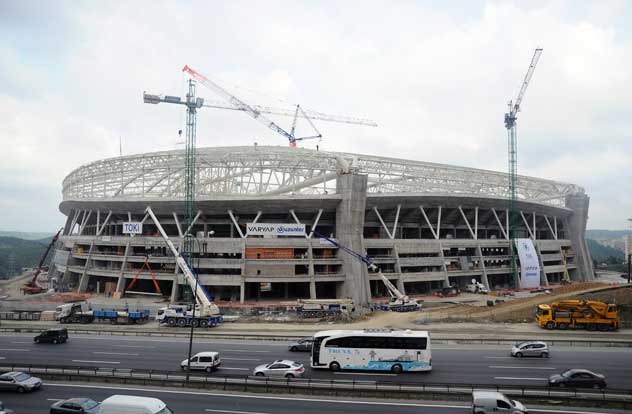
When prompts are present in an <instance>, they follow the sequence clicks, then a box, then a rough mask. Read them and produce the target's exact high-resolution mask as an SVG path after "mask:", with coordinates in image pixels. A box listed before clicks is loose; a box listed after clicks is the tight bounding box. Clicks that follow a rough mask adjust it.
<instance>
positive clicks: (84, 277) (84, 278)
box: [78, 241, 94, 292]
mask: <svg viewBox="0 0 632 414" xmlns="http://www.w3.org/2000/svg"><path fill="white" fill-rule="evenodd" d="M92 249H94V241H92V243H91V244H90V250H88V258H87V259H86V265H85V266H84V268H83V273H82V274H81V279H79V290H78V291H79V292H85V291H86V288H87V287H88V281H89V280H90V276H89V275H88V267H89V266H90V256H91V255H92Z"/></svg>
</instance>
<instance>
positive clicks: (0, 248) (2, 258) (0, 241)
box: [0, 237, 50, 279]
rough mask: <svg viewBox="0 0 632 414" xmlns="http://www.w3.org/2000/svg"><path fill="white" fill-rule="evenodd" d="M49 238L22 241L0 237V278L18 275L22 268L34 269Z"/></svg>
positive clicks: (15, 238)
mask: <svg viewBox="0 0 632 414" xmlns="http://www.w3.org/2000/svg"><path fill="white" fill-rule="evenodd" d="M49 241H50V238H46V239H43V240H37V241H36V240H23V239H19V238H17V237H0V278H2V279H6V278H9V277H12V276H16V275H19V274H20V273H21V272H22V268H23V267H35V266H37V263H38V262H39V260H40V257H41V256H42V254H43V253H44V250H46V245H47V243H48V242H49Z"/></svg>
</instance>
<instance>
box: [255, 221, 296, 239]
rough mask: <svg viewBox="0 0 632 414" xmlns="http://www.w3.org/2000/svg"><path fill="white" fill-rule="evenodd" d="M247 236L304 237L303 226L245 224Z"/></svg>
mask: <svg viewBox="0 0 632 414" xmlns="http://www.w3.org/2000/svg"><path fill="white" fill-rule="evenodd" d="M246 235H247V236H304V235H305V225H304V224H283V223H254V224H253V223H247V224H246Z"/></svg>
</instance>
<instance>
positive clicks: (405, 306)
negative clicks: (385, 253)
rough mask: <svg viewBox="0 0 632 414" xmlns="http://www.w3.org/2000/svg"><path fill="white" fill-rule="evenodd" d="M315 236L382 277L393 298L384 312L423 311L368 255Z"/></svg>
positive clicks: (331, 240)
mask: <svg viewBox="0 0 632 414" xmlns="http://www.w3.org/2000/svg"><path fill="white" fill-rule="evenodd" d="M314 234H315V235H316V236H318V237H320V238H321V239H323V240H325V241H327V242H329V243H331V244H333V245H334V246H336V247H338V248H339V249H341V250H343V251H345V252H346V253H348V254H349V255H351V256H353V257H355V258H356V259H358V260H360V261H361V262H363V263H364V264H366V265H367V267H368V269H369V270H371V271H373V272H376V273H377V274H378V275H379V276H380V279H382V282H384V285H385V286H386V290H388V294H389V296H390V297H391V298H390V300H389V303H388V305H386V306H385V307H384V308H383V309H384V310H390V311H393V312H413V311H418V310H421V304H419V303H418V302H417V301H416V300H411V299H410V298H409V297H408V295H405V294H403V293H402V292H400V291H399V289H397V288H396V287H395V285H393V284H392V283H391V281H390V280H388V278H387V277H386V276H384V274H383V273H382V271H381V270H380V269H379V268H378V267H377V266H376V265H375V264H374V263H373V261H372V260H371V258H370V257H369V256H368V255H367V256H364V255H362V254H360V253H358V252H356V251H354V250H351V249H350V248H348V247H346V246H343V245H342V244H340V243H338V242H337V241H336V240H334V239H331V238H329V237H326V236H323V235H322V234H319V233H318V232H316V231H314Z"/></svg>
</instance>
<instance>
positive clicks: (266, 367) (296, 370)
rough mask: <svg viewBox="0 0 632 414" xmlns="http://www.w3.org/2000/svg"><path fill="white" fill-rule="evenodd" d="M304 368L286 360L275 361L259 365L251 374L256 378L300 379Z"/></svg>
mask: <svg viewBox="0 0 632 414" xmlns="http://www.w3.org/2000/svg"><path fill="white" fill-rule="evenodd" d="M304 373H305V367H303V364H299V363H298V362H294V361H290V360H288V359H277V360H276V361H274V362H271V363H269V364H263V365H259V366H258V367H256V368H255V369H254V371H253V372H252V374H253V375H255V376H257V377H273V378H295V377H302V376H303V374H304Z"/></svg>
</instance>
